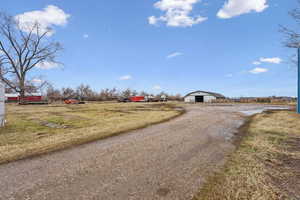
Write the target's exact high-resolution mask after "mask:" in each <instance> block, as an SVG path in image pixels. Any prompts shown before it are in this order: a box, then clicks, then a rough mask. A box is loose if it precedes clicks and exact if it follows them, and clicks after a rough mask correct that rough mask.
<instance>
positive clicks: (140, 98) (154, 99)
mask: <svg viewBox="0 0 300 200" xmlns="http://www.w3.org/2000/svg"><path fill="white" fill-rule="evenodd" d="M167 100H168V99H167V97H166V96H161V97H154V96H131V97H129V98H120V99H119V100H118V101H119V102H124V103H126V102H160V101H167Z"/></svg>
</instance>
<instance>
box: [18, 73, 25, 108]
mask: <svg viewBox="0 0 300 200" xmlns="http://www.w3.org/2000/svg"><path fill="white" fill-rule="evenodd" d="M24 80H25V79H24ZM24 80H23V79H21V80H20V92H19V94H20V97H19V104H21V105H24V104H25V103H26V102H25V81H24Z"/></svg>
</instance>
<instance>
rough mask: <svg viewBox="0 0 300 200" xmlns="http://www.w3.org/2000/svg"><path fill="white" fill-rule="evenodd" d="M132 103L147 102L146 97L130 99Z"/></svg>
mask: <svg viewBox="0 0 300 200" xmlns="http://www.w3.org/2000/svg"><path fill="white" fill-rule="evenodd" d="M129 99H130V101H131V102H145V101H146V99H145V97H144V96H133V97H130V98H129Z"/></svg>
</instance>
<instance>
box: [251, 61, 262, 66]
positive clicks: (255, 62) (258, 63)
mask: <svg viewBox="0 0 300 200" xmlns="http://www.w3.org/2000/svg"><path fill="white" fill-rule="evenodd" d="M252 64H253V65H260V64H261V62H259V61H254V62H253V63H252Z"/></svg>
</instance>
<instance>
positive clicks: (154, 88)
mask: <svg viewBox="0 0 300 200" xmlns="http://www.w3.org/2000/svg"><path fill="white" fill-rule="evenodd" d="M153 90H161V86H160V85H154V86H153Z"/></svg>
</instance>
